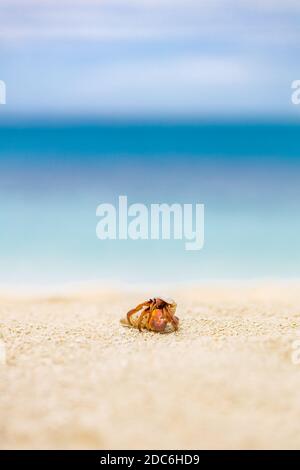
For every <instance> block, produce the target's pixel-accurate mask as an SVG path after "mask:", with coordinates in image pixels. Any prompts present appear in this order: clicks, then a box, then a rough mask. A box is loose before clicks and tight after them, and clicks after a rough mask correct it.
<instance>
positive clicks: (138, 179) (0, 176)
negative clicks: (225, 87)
mask: <svg viewBox="0 0 300 470" xmlns="http://www.w3.org/2000/svg"><path fill="white" fill-rule="evenodd" d="M119 195H127V197H128V203H129V204H132V203H136V202H139V203H144V204H146V205H149V204H151V203H163V202H165V203H168V204H171V203H181V204H183V203H191V204H196V203H203V204H204V205H205V244H204V248H203V249H202V250H201V251H186V250H185V248H184V241H181V240H175V241H174V240H135V241H133V240H126V241H125V240H105V241H100V240H98V239H97V237H96V224H97V221H98V219H97V217H96V207H97V206H98V204H100V203H103V202H107V203H112V204H115V205H117V202H118V196H119ZM299 203H300V125H296V124H287V123H283V124H281V123H269V124H268V123H251V124H250V123H223V124H222V123H220V124H213V123H207V124H205V123H185V124H179V123H161V124H158V123H154V124H153V123H142V124H135V123H124V124H120V123H110V124H105V123H87V122H85V123H80V122H74V123H59V124H53V123H40V124H37V123H29V124H20V123H19V124H10V125H6V126H4V125H2V127H0V227H1V234H0V282H1V283H31V282H34V283H37V282H38V283H48V282H51V283H53V282H61V281H77V280H92V279H105V280H121V281H127V282H136V281H152V280H156V281H157V280H159V281H162V282H168V281H173V280H174V281H188V280H195V279H223V278H224V279H232V278H238V279H249V278H250V279H251V278H279V277H280V278H282V277H284V278H291V277H299V269H300V268H299V266H300V241H299V240H300V221H299Z"/></svg>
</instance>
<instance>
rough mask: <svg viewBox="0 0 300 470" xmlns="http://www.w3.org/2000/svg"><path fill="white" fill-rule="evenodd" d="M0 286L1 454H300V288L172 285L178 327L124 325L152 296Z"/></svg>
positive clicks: (92, 289)
mask: <svg viewBox="0 0 300 470" xmlns="http://www.w3.org/2000/svg"><path fill="white" fill-rule="evenodd" d="M26 292H27V291H26V290H25V289H24V290H23V291H21V292H19V293H18V294H17V293H16V291H14V290H8V289H7V288H1V289H0V339H1V341H2V346H3V347H5V352H6V360H5V361H4V360H3V361H2V365H0V446H1V448H2V449H12V448H18V449H29V448H34V449H46V448H47V449H75V448H88V449H90V448H91V449H102V448H106V449H115V448H121V449H134V448H144V449H150V448H151V449H177V448H179V449H180V448H186V449H189V448H191V449H214V448H217V449H220V448H224V449H262V448H272V449H277V448H298V449H299V448H300V393H299V390H300V365H296V364H294V363H293V361H292V353H293V349H292V344H293V341H295V340H296V339H297V337H298V339H300V337H299V336H297V332H298V331H299V330H300V282H267V281H264V282H251V283H235V282H227V283H225V282H223V283H222V282H219V283H217V282H216V283H201V284H189V285H185V286H171V287H170V286H168V287H165V288H163V289H162V288H160V290H159V293H161V294H163V295H166V296H171V297H173V298H175V299H176V301H177V303H178V316H179V318H180V321H181V324H180V330H179V331H178V332H177V333H175V334H174V333H172V334H168V335H161V334H155V333H149V332H143V333H139V332H138V331H137V330H132V329H128V328H124V327H122V326H121V325H120V324H119V319H120V318H121V316H122V315H123V314H124V313H125V312H126V311H127V310H128V309H129V308H131V307H133V306H135V305H136V304H137V303H139V302H140V301H141V300H144V299H146V298H148V297H150V296H153V295H155V294H157V292H158V291H157V290H156V291H154V292H153V290H152V288H151V289H145V288H136V289H135V288H131V289H126V288H122V287H121V286H119V287H107V286H105V287H103V286H101V285H99V286H95V285H92V286H88V285H85V286H75V287H73V288H69V289H63V288H62V289H60V290H59V289H58V290H56V291H55V290H53V291H52V292H47V291H45V292H34V291H33V292H31V293H30V292H27V294H26Z"/></svg>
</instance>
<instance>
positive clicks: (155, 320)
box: [121, 297, 179, 333]
mask: <svg viewBox="0 0 300 470" xmlns="http://www.w3.org/2000/svg"><path fill="white" fill-rule="evenodd" d="M176 308H177V304H176V302H174V300H172V299H164V298H161V297H155V298H153V299H150V300H146V301H145V302H142V303H141V304H139V305H137V306H136V307H135V308H133V309H132V310H129V312H128V313H127V315H126V318H124V319H122V320H121V324H122V325H123V326H131V327H134V328H138V329H139V330H140V331H142V329H143V328H145V329H147V330H150V331H156V332H158V333H167V332H170V331H176V330H178V324H179V319H178V318H177V317H176V316H175V312H176Z"/></svg>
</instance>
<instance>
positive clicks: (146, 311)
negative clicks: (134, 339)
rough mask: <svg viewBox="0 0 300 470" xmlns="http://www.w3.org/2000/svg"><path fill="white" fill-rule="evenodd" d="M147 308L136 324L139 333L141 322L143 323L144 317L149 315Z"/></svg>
mask: <svg viewBox="0 0 300 470" xmlns="http://www.w3.org/2000/svg"><path fill="white" fill-rule="evenodd" d="M149 310H150V309H149V307H147V308H145V310H143V311H142V313H141V314H140V318H139V321H138V324H137V327H138V329H139V330H140V331H142V321H143V318H144V316H145V315H148V313H149Z"/></svg>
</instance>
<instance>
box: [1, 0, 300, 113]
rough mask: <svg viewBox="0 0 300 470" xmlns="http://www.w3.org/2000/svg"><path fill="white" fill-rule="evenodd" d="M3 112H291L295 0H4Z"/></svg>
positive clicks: (299, 74)
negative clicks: (4, 101)
mask: <svg viewBox="0 0 300 470" xmlns="http://www.w3.org/2000/svg"><path fill="white" fill-rule="evenodd" d="M0 18H1V23H0V24H1V27H0V79H2V80H5V82H6V85H7V106H6V107H5V108H4V107H2V108H1V109H0V119H1V120H2V119H6V118H8V117H10V116H23V115H40V114H42V115H45V116H49V115H53V116H62V117H64V116H68V115H72V116H77V115H78V116H83V115H89V116H99V117H101V116H150V117H152V116H155V117H157V116H158V117H164V116H172V117H174V116H175V117H176V116H179V117H180V116H200V117H206V118H207V117H208V118H209V117H215V116H219V117H224V116H232V115H233V116H240V115H242V116H255V117H257V116H271V117H277V116H288V117H291V118H293V117H295V118H298V117H300V107H296V106H292V105H291V99H290V96H291V89H290V88H291V82H292V81H293V80H295V79H300V71H299V56H300V2H299V1H298V0H295V1H294V0H272V1H271V0H260V1H257V0H244V1H242V2H236V1H233V0H206V1H200V0H181V1H179V0H72V1H71V0H52V1H50V0H44V1H41V0H1V3H0Z"/></svg>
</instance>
